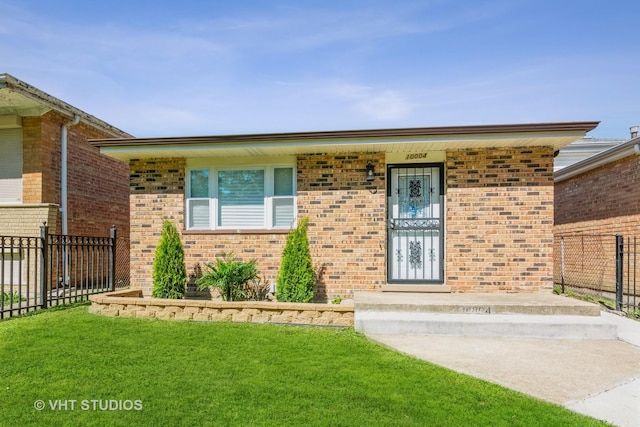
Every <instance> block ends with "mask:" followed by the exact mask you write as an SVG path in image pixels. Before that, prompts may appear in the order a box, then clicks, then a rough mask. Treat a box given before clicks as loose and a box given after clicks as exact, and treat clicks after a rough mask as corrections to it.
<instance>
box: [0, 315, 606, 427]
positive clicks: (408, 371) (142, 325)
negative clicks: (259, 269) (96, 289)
mask: <svg viewBox="0 0 640 427" xmlns="http://www.w3.org/2000/svg"><path fill="white" fill-rule="evenodd" d="M497 363H498V362H497ZM0 378H1V379H2V383H1V387H0V393H1V397H0V405H1V406H0V425H6V426H27V425H34V426H48V425H51V426H53V425H55V426H62V425H69V426H78V425H83V426H84V425H86V426H92V425H93V426H112V425H113V426H116V425H122V426H133V425H136V426H137V425H145V426H154V425H155V426H179V425H184V426H204V425H231V426H235V425H250V426H260V425H274V426H302V425H304V426H309V425H310V426H314V425H317V426H341V425H344V426H351V425H353V426H385V425H397V426H411V425H416V426H425V425H427V426H461V425H464V426H477V425H486V426H499V425H503V426H514V425H527V426H545V425H546V426H560V425H561V426H571V425H575V426H586V425H601V424H599V423H598V422H596V421H594V420H593V419H590V418H586V417H583V416H580V415H577V414H574V413H572V412H569V411H567V410H565V409H563V408H561V407H559V406H555V405H551V404H548V403H544V402H541V401H538V400H535V399H532V398H529V397H526V396H524V395H522V394H519V393H515V392H512V391H509V390H506V389H504V388H501V387H499V386H496V385H492V384H489V383H486V382H483V381H480V380H477V379H474V378H471V377H468V376H464V375H460V374H457V373H454V372H452V371H448V370H446V369H442V368H439V367H436V366H434V365H431V364H429V363H425V362H422V361H419V360H416V359H413V358H411V357H408V356H404V355H402V354H398V353H396V352H394V351H391V350H389V349H386V348H383V347H380V346H378V345H376V344H373V343H370V342H368V341H367V340H366V339H365V338H364V337H363V336H361V335H358V334H356V333H355V332H354V331H353V330H352V329H329V328H302V327H286V326H274V325H253V324H231V323H195V322H168V321H157V320H155V321H154V320H140V319H120V318H108V317H101V316H97V315H91V314H88V313H87V308H86V307H85V306H82V307H76V308H71V309H66V310H58V311H52V312H46V313H42V314H39V315H35V316H29V317H24V318H19V319H14V320H8V321H3V322H0ZM38 400H42V401H43V402H42V403H43V404H44V409H43V410H37V409H35V407H34V406H35V405H38V404H39V402H36V401H38ZM72 400H75V401H76V402H75V403H73V402H71V401H72ZM92 400H94V401H96V402H92ZM111 401H113V402H111ZM136 401H137V402H136ZM61 402H66V410H63V409H61V408H60V406H59V405H60V403H61ZM54 405H56V409H52V406H54ZM72 405H73V409H72ZM94 405H95V409H94ZM100 405H102V406H103V408H104V409H105V410H101V409H100ZM132 406H134V407H133V408H131V407H132ZM139 407H141V409H138V408H139ZM111 408H116V409H115V410H111ZM127 409H129V410H127ZM602 425H604V424H602Z"/></svg>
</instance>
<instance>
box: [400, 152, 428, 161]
mask: <svg viewBox="0 0 640 427" xmlns="http://www.w3.org/2000/svg"><path fill="white" fill-rule="evenodd" d="M426 158H427V153H412V154H407V157H405V160H418V159H426Z"/></svg>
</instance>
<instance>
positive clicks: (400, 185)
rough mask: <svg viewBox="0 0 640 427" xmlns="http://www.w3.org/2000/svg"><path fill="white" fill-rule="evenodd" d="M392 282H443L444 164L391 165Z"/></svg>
mask: <svg viewBox="0 0 640 427" xmlns="http://www.w3.org/2000/svg"><path fill="white" fill-rule="evenodd" d="M388 177H389V181H390V182H389V183H388V184H389V185H388V186H387V188H388V189H389V190H388V191H389V193H388V194H387V196H388V220H387V225H388V256H387V260H388V261H387V263H388V281H389V283H442V276H443V235H444V233H443V225H444V224H443V220H442V216H443V209H442V208H443V203H442V202H443V192H442V183H441V180H442V178H441V177H442V165H440V164H424V165H403V166H390V167H389V173H388Z"/></svg>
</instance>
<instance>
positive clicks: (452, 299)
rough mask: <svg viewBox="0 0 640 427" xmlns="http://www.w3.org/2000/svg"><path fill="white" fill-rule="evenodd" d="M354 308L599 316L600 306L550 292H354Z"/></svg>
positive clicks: (424, 311) (425, 311)
mask: <svg viewBox="0 0 640 427" xmlns="http://www.w3.org/2000/svg"><path fill="white" fill-rule="evenodd" d="M354 306H355V309H356V312H357V311H396V312H420V313H446V314H492V315H494V314H526V315H547V316H594V317H599V316H600V306H599V305H597V304H593V303H589V302H585V301H580V300H576V299H573V298H568V297H565V296H561V295H554V294H552V293H550V292H549V293H536V294H462V293H457V294H451V293H444V294H431V293H407V292H394V293H390V292H356V293H355V295H354Z"/></svg>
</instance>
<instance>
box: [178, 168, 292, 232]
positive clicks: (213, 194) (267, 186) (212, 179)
mask: <svg viewBox="0 0 640 427" xmlns="http://www.w3.org/2000/svg"><path fill="white" fill-rule="evenodd" d="M193 163H195V164H192V165H191V166H188V167H187V168H186V174H185V177H186V179H185V181H186V185H185V211H184V212H185V213H184V214H185V222H184V224H185V228H186V230H188V231H216V230H220V231H229V230H237V229H238V227H229V226H227V227H224V226H219V225H218V200H219V199H218V179H217V178H218V172H220V171H234V170H263V171H264V189H263V191H264V223H263V225H262V226H261V227H245V228H242V230H289V229H291V228H295V227H296V224H297V221H298V209H297V206H298V196H297V187H298V185H297V173H296V172H297V166H296V164H295V163H291V162H290V161H289V162H286V163H279V162H278V163H269V164H257V163H253V164H247V165H232V166H222V165H214V166H211V165H209V166H205V165H202V166H200V165H201V164H202V160H200V161H198V162H193ZM278 168H291V169H293V178H292V179H293V183H292V185H293V195H292V196H275V195H274V194H273V193H274V179H275V172H274V171H275V169H278ZM205 169H206V170H208V171H209V183H208V184H209V197H208V198H204V197H193V198H192V197H188V195H189V194H191V171H195V170H205ZM274 199H293V224H291V225H290V226H272V225H271V224H273V220H274V218H273V200H274ZM197 200H208V201H209V227H208V228H201V227H189V223H190V221H191V218H190V216H189V215H190V209H189V204H190V202H191V201H197Z"/></svg>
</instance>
